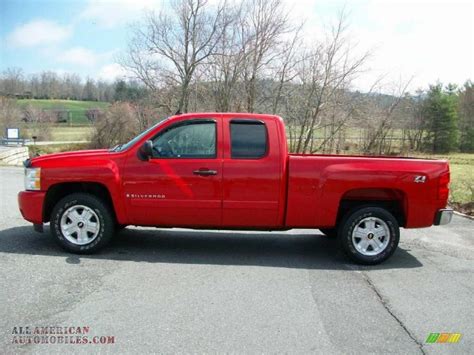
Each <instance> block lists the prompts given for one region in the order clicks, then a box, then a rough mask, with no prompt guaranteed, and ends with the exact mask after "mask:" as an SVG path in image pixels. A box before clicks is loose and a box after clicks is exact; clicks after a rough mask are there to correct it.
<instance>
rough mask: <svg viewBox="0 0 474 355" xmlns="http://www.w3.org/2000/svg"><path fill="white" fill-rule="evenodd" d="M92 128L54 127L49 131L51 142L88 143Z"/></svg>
mask: <svg viewBox="0 0 474 355" xmlns="http://www.w3.org/2000/svg"><path fill="white" fill-rule="evenodd" d="M93 131H94V128H93V127H92V126H72V127H69V126H54V127H53V128H52V129H51V139H52V140H53V141H89V140H90V138H91V135H92V132H93Z"/></svg>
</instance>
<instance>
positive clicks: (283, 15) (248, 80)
mask: <svg viewBox="0 0 474 355" xmlns="http://www.w3.org/2000/svg"><path fill="white" fill-rule="evenodd" d="M238 26H239V31H240V32H241V36H242V52H243V54H244V58H245V61H246V65H245V66H244V70H243V75H242V80H243V84H244V89H245V96H246V110H247V111H248V112H253V111H254V110H255V100H256V97H257V83H258V82H259V79H262V77H261V76H262V75H263V74H264V73H263V72H264V70H265V69H266V68H267V67H268V66H269V65H270V64H271V63H272V62H273V61H274V60H275V59H276V58H277V57H278V56H279V54H280V52H279V50H281V47H280V45H281V44H282V42H283V38H282V37H283V35H284V34H286V33H288V32H290V31H291V30H292V29H291V27H290V25H289V15H288V12H287V11H286V10H285V7H284V5H283V2H282V0H250V1H247V2H246V3H245V4H244V10H243V15H242V16H241V18H240V20H239V24H238Z"/></svg>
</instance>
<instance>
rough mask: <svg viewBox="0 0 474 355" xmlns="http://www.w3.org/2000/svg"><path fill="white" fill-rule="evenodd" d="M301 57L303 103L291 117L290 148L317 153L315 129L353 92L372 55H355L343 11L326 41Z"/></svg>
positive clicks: (300, 73) (299, 77) (298, 77)
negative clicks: (347, 94) (353, 82)
mask: <svg viewBox="0 0 474 355" xmlns="http://www.w3.org/2000/svg"><path fill="white" fill-rule="evenodd" d="M301 56H302V57H301V60H300V64H299V65H298V74H297V77H296V79H297V81H296V82H297V83H298V84H299V85H300V87H301V89H300V90H301V93H300V95H302V100H300V102H299V103H298V104H299V105H300V109H299V110H298V111H296V112H291V113H290V115H289V120H290V122H291V123H290V124H291V125H292V126H293V127H292V128H291V130H292V137H291V142H290V147H291V149H292V150H293V151H295V152H298V153H302V152H308V151H313V150H314V143H313V140H314V134H315V129H316V128H317V127H318V126H319V125H320V124H321V122H322V120H323V119H324V117H327V116H328V111H330V108H331V107H332V106H334V105H337V103H338V101H339V100H340V95H342V94H344V93H345V91H347V90H349V89H350V85H351V83H352V80H353V79H354V78H355V77H356V75H357V74H359V73H360V71H361V69H362V66H363V64H364V63H365V62H366V60H367V58H368V56H369V53H368V52H365V53H362V54H360V55H354V46H353V45H352V43H351V42H350V41H349V39H348V37H347V24H346V16H345V13H344V12H341V14H340V16H339V18H338V22H337V24H336V25H335V26H333V27H332V28H331V31H330V33H329V34H328V35H327V38H326V40H325V41H324V42H322V43H317V44H316V45H315V46H314V47H313V48H312V49H310V50H308V51H306V52H303V53H302V54H301ZM339 116H340V117H347V115H339ZM333 117H335V116H333ZM341 127H342V125H341ZM339 129H340V128H339Z"/></svg>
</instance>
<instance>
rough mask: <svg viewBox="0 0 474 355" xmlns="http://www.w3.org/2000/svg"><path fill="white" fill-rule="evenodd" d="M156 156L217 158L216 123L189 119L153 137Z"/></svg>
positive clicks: (154, 155) (154, 154)
mask: <svg viewBox="0 0 474 355" xmlns="http://www.w3.org/2000/svg"><path fill="white" fill-rule="evenodd" d="M153 157H154V158H195V159H198V158H215V157H216V123H215V122H214V121H208V120H199V121H194V122H193V121H187V122H184V123H182V124H178V125H176V126H173V127H170V128H168V129H167V130H165V131H164V132H162V133H161V134H160V135H158V136H157V137H156V138H154V139H153Z"/></svg>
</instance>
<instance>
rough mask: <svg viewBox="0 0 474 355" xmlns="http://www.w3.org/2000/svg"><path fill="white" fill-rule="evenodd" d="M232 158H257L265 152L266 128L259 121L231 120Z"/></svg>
mask: <svg viewBox="0 0 474 355" xmlns="http://www.w3.org/2000/svg"><path fill="white" fill-rule="evenodd" d="M230 136H231V141H232V147H231V156H232V158H246V159H258V158H261V157H263V156H265V154H266V153H267V130H266V127H265V124H264V123H263V122H260V121H250V120H248V121H231V123H230Z"/></svg>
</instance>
